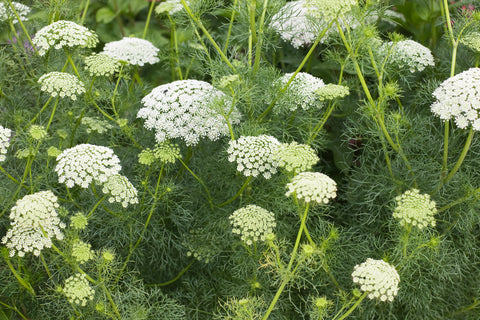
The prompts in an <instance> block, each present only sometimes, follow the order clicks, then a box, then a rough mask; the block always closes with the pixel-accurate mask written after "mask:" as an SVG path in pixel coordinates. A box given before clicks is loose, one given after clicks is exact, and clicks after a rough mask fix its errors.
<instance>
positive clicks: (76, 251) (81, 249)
mask: <svg viewBox="0 0 480 320" xmlns="http://www.w3.org/2000/svg"><path fill="white" fill-rule="evenodd" d="M94 256H95V253H94V252H93V250H92V245H91V244H89V243H85V242H83V241H82V240H76V241H75V242H74V243H73V246H72V257H74V258H75V261H77V262H78V263H79V264H82V263H85V262H87V261H89V260H91V259H93V258H94Z"/></svg>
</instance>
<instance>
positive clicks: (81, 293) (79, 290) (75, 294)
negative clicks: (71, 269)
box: [63, 273, 95, 307]
mask: <svg viewBox="0 0 480 320" xmlns="http://www.w3.org/2000/svg"><path fill="white" fill-rule="evenodd" d="M63 293H64V294H65V296H66V297H67V299H68V301H69V302H70V303H74V304H77V305H79V306H82V307H84V306H86V305H87V302H88V301H89V300H93V296H94V295H95V290H93V289H92V288H91V287H90V284H89V283H88V280H87V278H86V276H85V275H84V274H81V273H77V274H75V275H74V276H71V277H69V278H68V279H67V280H65V285H64V287H63Z"/></svg>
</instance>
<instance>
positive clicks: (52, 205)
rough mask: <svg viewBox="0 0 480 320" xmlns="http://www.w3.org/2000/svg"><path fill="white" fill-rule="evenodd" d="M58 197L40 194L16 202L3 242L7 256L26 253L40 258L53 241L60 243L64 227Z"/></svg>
mask: <svg viewBox="0 0 480 320" xmlns="http://www.w3.org/2000/svg"><path fill="white" fill-rule="evenodd" d="M58 207H59V205H58V203H57V197H56V196H55V195H54V194H53V192H52V191H40V192H37V193H34V194H30V195H26V196H24V197H23V198H22V199H19V200H17V202H16V203H15V206H14V207H13V208H12V210H11V213H10V220H11V223H10V224H11V228H10V229H9V230H8V231H7V234H6V235H5V236H4V237H3V238H2V243H3V244H5V245H6V247H7V248H8V249H10V256H11V257H13V256H14V255H15V253H18V256H19V257H23V256H24V255H25V253H27V252H33V254H34V255H35V256H39V255H40V252H41V251H42V250H43V248H50V247H51V246H52V238H56V239H58V240H62V239H63V234H62V232H61V230H60V229H63V228H65V224H64V223H63V222H61V221H60V219H59V218H58V215H57V208H58Z"/></svg>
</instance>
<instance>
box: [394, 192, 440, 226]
mask: <svg viewBox="0 0 480 320" xmlns="http://www.w3.org/2000/svg"><path fill="white" fill-rule="evenodd" d="M395 200H396V202H397V206H396V207H395V210H394V212H393V217H394V218H396V219H398V220H399V221H400V224H401V225H402V226H404V227H410V226H414V227H417V228H419V229H420V230H421V229H423V228H425V227H428V226H431V227H435V225H436V222H435V218H434V215H435V214H436V213H437V208H436V204H435V201H433V200H430V195H428V194H420V191H419V190H418V189H411V190H407V191H405V193H403V194H402V195H401V196H398V197H396V198H395Z"/></svg>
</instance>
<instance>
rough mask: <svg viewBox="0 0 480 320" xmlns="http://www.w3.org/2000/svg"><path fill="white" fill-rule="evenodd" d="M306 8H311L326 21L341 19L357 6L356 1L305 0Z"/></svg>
mask: <svg viewBox="0 0 480 320" xmlns="http://www.w3.org/2000/svg"><path fill="white" fill-rule="evenodd" d="M305 3H306V6H307V7H313V8H314V9H315V13H316V14H317V15H318V16H319V17H322V18H324V19H325V20H327V21H330V20H332V19H335V18H337V17H340V18H341V17H343V16H345V14H346V13H348V12H349V11H350V10H352V8H353V7H355V6H356V5H357V4H358V1H357V0H305Z"/></svg>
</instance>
